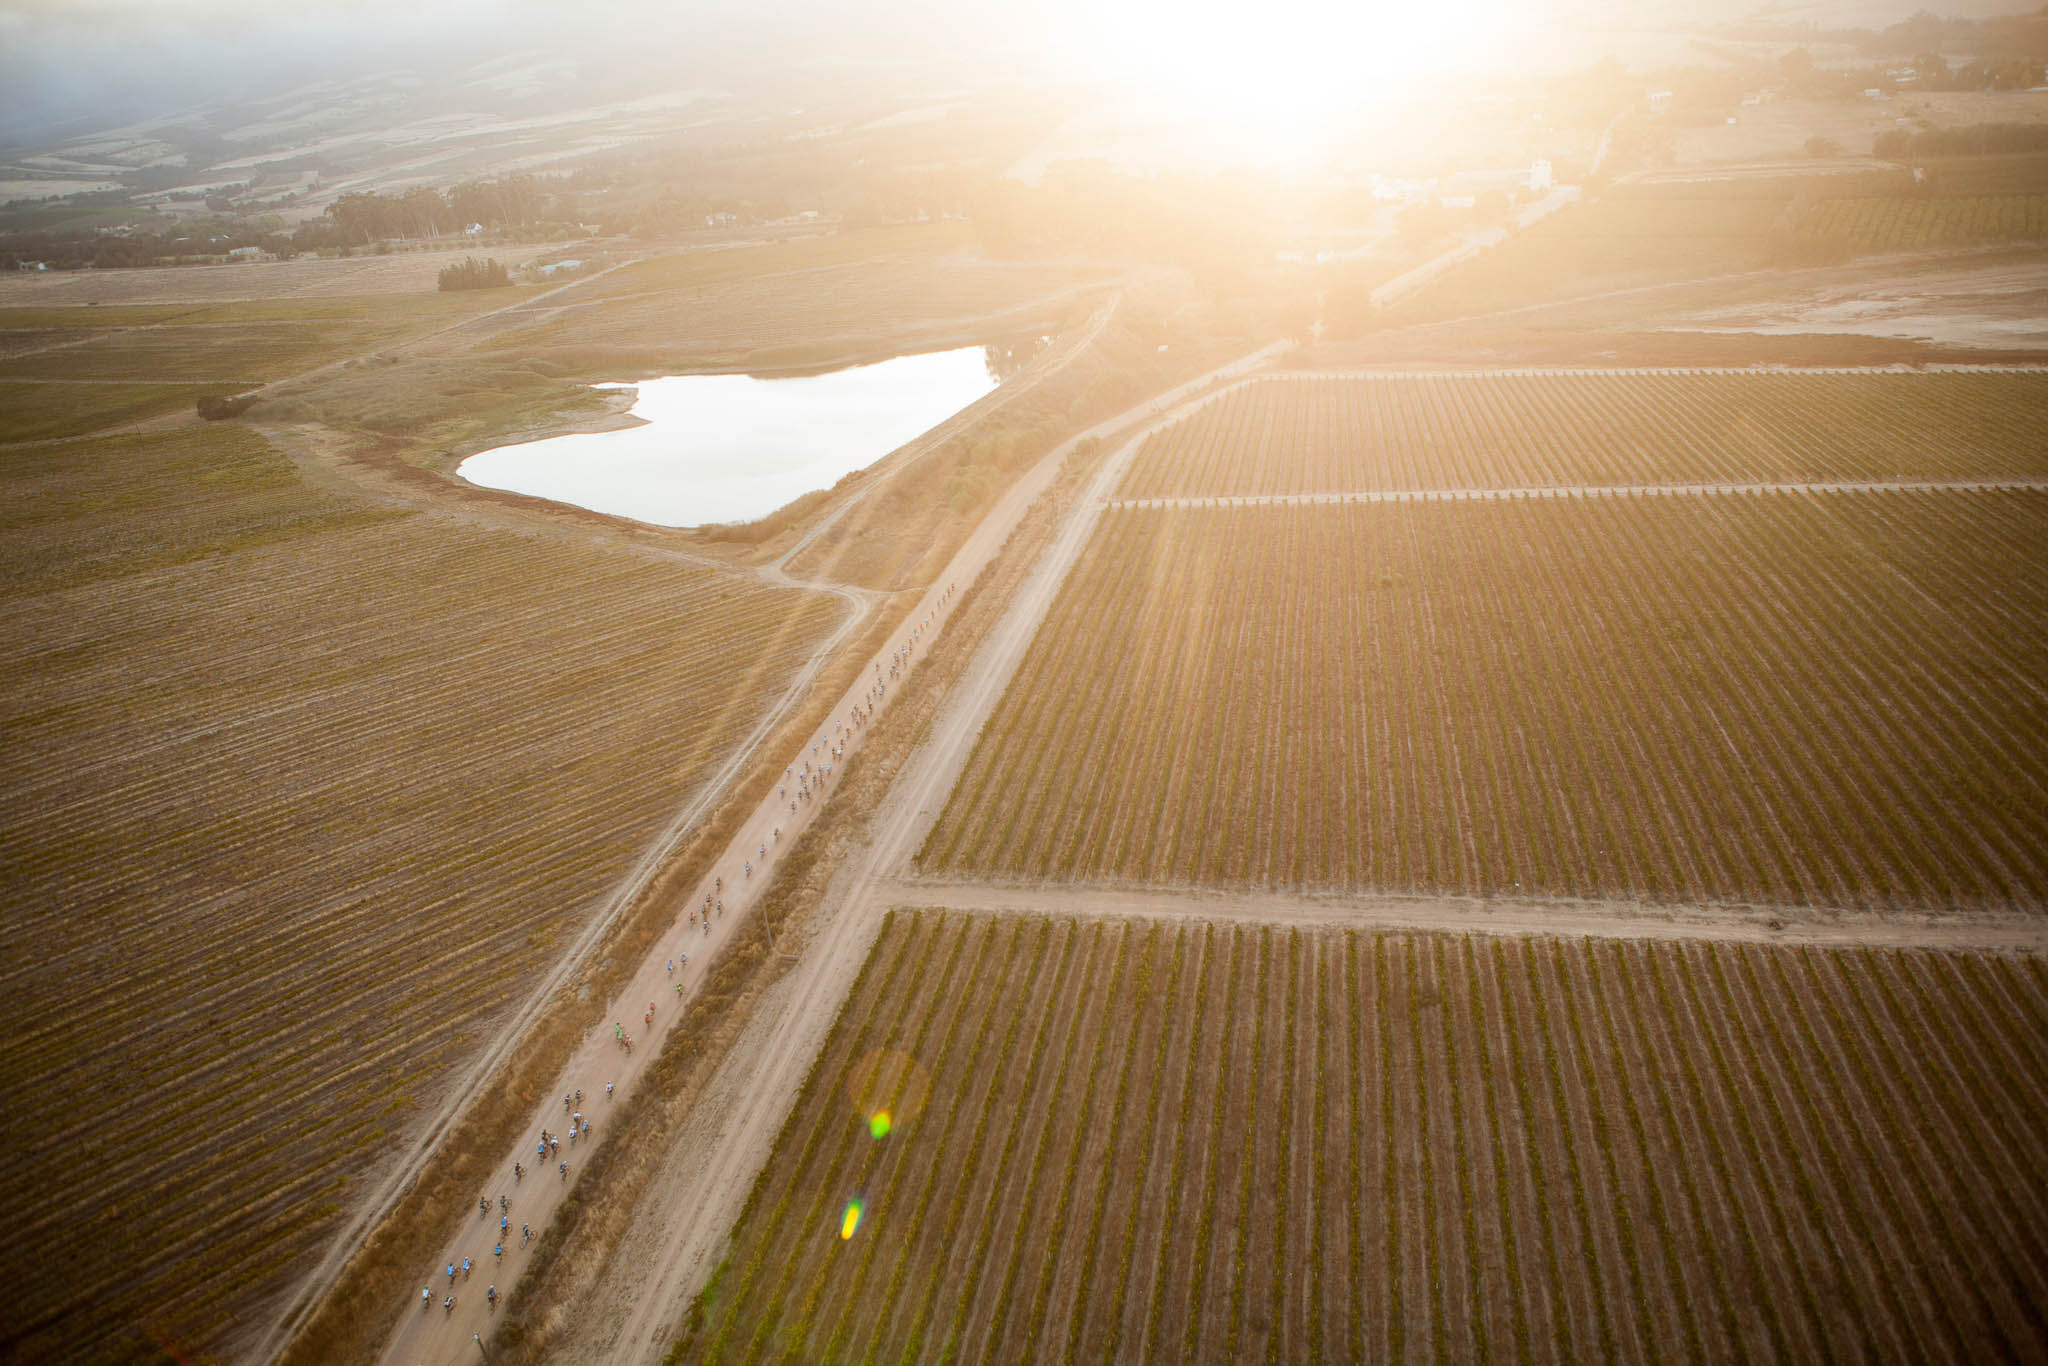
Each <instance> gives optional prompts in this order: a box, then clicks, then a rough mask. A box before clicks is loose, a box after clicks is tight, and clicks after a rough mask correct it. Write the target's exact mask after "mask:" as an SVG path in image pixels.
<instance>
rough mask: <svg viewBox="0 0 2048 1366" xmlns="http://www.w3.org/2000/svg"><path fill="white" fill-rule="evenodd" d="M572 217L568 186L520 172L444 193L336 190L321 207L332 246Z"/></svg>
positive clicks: (573, 202)
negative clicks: (338, 192) (335, 195)
mask: <svg viewBox="0 0 2048 1366" xmlns="http://www.w3.org/2000/svg"><path fill="white" fill-rule="evenodd" d="M576 219H577V203H576V196H575V194H574V193H573V192H572V191H569V190H568V188H567V187H566V186H556V185H554V184H553V183H551V182H547V181H543V180H541V179H539V178H538V177H535V176H530V175H524V174H521V175H509V176H506V177H504V178H503V179H500V180H471V181H466V182H464V183H463V184H460V185H457V186H454V187H453V188H451V189H449V190H448V191H446V192H445V193H444V192H442V191H440V190H436V189H431V188H429V187H427V186H420V187H418V188H415V189H411V190H407V191H406V192H405V193H404V194H378V193H376V192H374V191H361V192H357V193H354V194H345V195H342V196H341V197H340V198H338V199H336V200H335V201H334V202H333V203H332V204H329V205H328V206H327V220H328V223H329V224H330V225H331V232H332V235H333V236H334V237H335V238H337V239H338V240H336V241H335V242H334V243H332V245H347V246H357V245H365V244H368V243H371V242H381V241H388V240H392V239H400V240H403V239H410V238H418V237H440V236H442V235H444V234H446V233H451V232H460V231H463V230H464V229H467V228H469V227H471V226H472V225H477V226H481V227H484V228H489V229H502V228H514V227H520V226H524V225H527V224H533V223H540V222H549V221H551V222H561V223H574V222H575V221H576ZM322 245H328V244H327V243H323V244H322Z"/></svg>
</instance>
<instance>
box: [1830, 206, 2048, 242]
mask: <svg viewBox="0 0 2048 1366" xmlns="http://www.w3.org/2000/svg"><path fill="white" fill-rule="evenodd" d="M1799 226H1800V228H1801V229H1802V230H1803V231H1807V232H1817V233H1823V234H1826V235H1829V236H1836V235H1839V236H1841V237H1843V238H1844V239H1846V240H1847V241H1849V242H1851V243H1853V244H1854V245H1856V246H1857V247H1861V248H1867V249H1870V250H1874V251H1916V250H1921V249H1924V248H1927V247H1957V246H1967V245H1969V244H1971V243H1973V242H2007V241H2029V242H2031V241H2038V240H2039V239H2041V238H2043V237H2048V194H2012V195H1974V196H1968V197H1956V198H1951V199H1903V198H1901V199H1828V200H1822V201H1821V202H1819V203H1817V204H1815V205H1813V206H1812V207H1811V208H1810V209H1809V210H1807V211H1806V212H1805V213H1803V214H1801V216H1800V219H1799Z"/></svg>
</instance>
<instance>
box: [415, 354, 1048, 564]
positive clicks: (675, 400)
mask: <svg viewBox="0 0 2048 1366" xmlns="http://www.w3.org/2000/svg"><path fill="white" fill-rule="evenodd" d="M996 351H997V348H989V349H987V350H984V349H983V348H982V347H978V346H973V347H964V348H962V349H960V350H957V351H935V352H930V353H927V354H925V355H920V356H898V357H896V358H895V359H894V360H886V361H882V362H880V363H878V364H875V365H861V366H856V367H854V368H852V369H850V370H835V371H833V372H832V373H830V374H824V375H808V376H804V377H801V378H786V379H785V378H763V377H760V376H754V375H676V376H671V377H669V378H666V379H650V380H642V381H640V382H639V383H638V384H637V385H623V384H606V385H599V386H597V387H598V388H603V389H626V388H631V389H638V391H639V392H638V394H637V395H636V396H635V398H634V402H633V408H632V414H633V416H634V417H637V418H640V419H642V425H639V426H634V427H625V428H621V429H619V430H617V431H610V432H585V433H577V434H574V435H570V436H556V437H549V438H547V439H546V440H542V441H528V442H525V443H524V444H521V445H516V446H500V447H498V448H497V449H496V450H489V451H482V452H480V453H478V454H476V455H472V456H470V457H469V458H468V459H467V460H464V461H463V462H462V463H461V465H459V466H458V467H457V468H456V473H457V474H459V475H461V476H462V477H463V478H464V479H467V480H469V481H470V482H471V483H473V484H481V485H483V486H484V487H485V488H494V489H505V490H508V491H510V492H513V493H524V494H530V495H532V496H533V497H536V498H548V499H552V500H554V501H555V502H558V503H573V504H575V505H576V506H578V507H586V508H590V509H591V510H593V511H595V512H607V513H612V514H614V515H616V516H620V517H631V518H633V519H634V520H635V521H640V522H652V523H654V524H655V525H657V526H703V525H707V524H710V523H715V522H751V521H754V520H756V519H758V518H761V517H765V516H767V515H768V514H769V513H771V512H773V511H775V510H776V509H777V508H779V507H782V506H783V505H784V504H786V503H789V502H790V501H791V500H793V499H796V498H800V497H802V496H803V495H804V494H806V493H809V492H811V491H812V490H814V489H822V488H829V487H831V486H832V485H833V484H834V483H836V482H838V480H839V479H840V478H841V477H842V476H844V475H846V474H848V473H850V472H852V471H854V470H857V469H860V468H862V467H863V466H866V465H870V464H873V463H874V462H875V461H877V460H879V459H881V458H882V457H883V456H885V455H887V454H889V452H891V451H893V450H895V449H896V448H897V447H898V446H901V445H903V444H904V443H905V442H907V441H910V440H911V439H912V438H914V437H917V436H920V435H922V434H923V433H925V432H927V431H929V430H931V429H932V428H933V427H935V426H937V425H938V424H939V423H941V422H943V421H945V420H946V419H947V418H949V417H951V416H952V415H953V414H954V413H957V412H959V411H960V410H961V409H962V408H965V407H966V406H967V405H968V404H970V403H972V402H974V401H975V400H976V399H978V398H980V397H982V395H984V394H986V393H988V392H989V391H990V390H992V389H994V388H995V387H996V379H995V375H996V373H997V372H998V370H999V368H1002V367H1003V366H1004V364H1005V363H1007V362H1008V361H1009V359H1010V357H1009V356H1008V355H1007V354H1005V355H1003V356H1000V357H999V356H998V355H997V354H996Z"/></svg>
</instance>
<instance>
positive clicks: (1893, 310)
mask: <svg viewBox="0 0 2048 1366" xmlns="http://www.w3.org/2000/svg"><path fill="white" fill-rule="evenodd" d="M1659 325H1660V326H1661V328H1662V329H1663V330H1665V331H1695V332H1746V333H1759V334H1765V335H1773V334H1775V335H1787V334H1792V333H1811V332H1827V333H1836V334H1841V335H1861V336H1868V337H1896V338H1904V339H1920V340H1926V341H1931V342H1937V343H1941V344H1944V345H1949V346H1975V347H1997V348H2001V349H2005V350H2015V349H2038V350H2042V351H2048V268H2044V267H2043V266H2042V265H2041V263H2039V262H2015V261H1998V262H1986V263H1983V264H1981V265H1958V266H1957V267H1956V268H1954V269H1951V270H1931V271H1920V272H1911V273H1899V274H1892V275H1877V276H1874V277H1865V278H1854V279H1848V280H1842V281H1840V282H1833V283H1824V284H1821V285H1819V286H1818V287H1815V288H1811V289H1805V290H1800V291H1797V292H1790V293H1787V294H1785V295H1784V296H1783V297H1781V298H1778V299H1774V300H1771V301H1769V302H1767V303H1741V304H1734V305H1730V306H1728V307H1725V308H1707V309H1700V310H1698V311H1696V312H1691V313H1682V314H1676V315H1672V316H1669V317H1666V318H1663V319H1660V320H1659Z"/></svg>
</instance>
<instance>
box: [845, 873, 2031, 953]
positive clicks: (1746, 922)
mask: <svg viewBox="0 0 2048 1366" xmlns="http://www.w3.org/2000/svg"><path fill="white" fill-rule="evenodd" d="M870 895H871V896H873V897H874V898H875V899H876V900H877V902H878V903H879V906H878V909H882V910H886V909H888V908H890V907H894V906H931V907H939V908H943V909H946V910H954V911H970V912H985V913H988V914H992V915H1057V916H1070V917H1073V918H1074V919H1077V920H1098V919H1112V918H1125V919H1134V920H1210V921H1217V922H1233V923H1246V924H1258V925H1294V926H1299V927H1302V928H1347V927H1348V928H1355V929H1371V930H1442V931H1445V932H1447V933H1479V934H1508V935H1532V934H1544V935H1564V936H1575V937H1591V938H1602V939H1718V940H1734V941H1740V942H1744V943H1757V944H1781V945H1785V944H1812V945H1816V946H1821V947H1836V948H1840V947H1844V946H1851V945H1856V946H1863V947H1880V948H1918V949H1970V950H1979V951H2001V950H2017V951H2024V952H2031V953H2042V952H2048V922H2044V921H2043V920H2042V919H2041V917H2040V916H2038V915H2033V914H2030V913H2026V912H2020V911H1983V912H1956V911H1945V912H1942V913H1941V914H1939V915H1926V914H1899V915H1882V914H1877V913H1873V912H1869V911H1834V910H1825V909H1817V908H1810V907H1784V906H1737V905H1702V906H1680V905H1670V906H1666V905H1655V904H1650V903H1646V902H1637V901H1539V900H1527V901H1521V900H1510V899H1506V898H1501V897H1445V896H1375V897H1336V896H1305V895H1300V894H1294V893H1288V892H1230V891H1215V890H1207V889H1195V888H1190V889H1188V890H1185V891H1176V890H1159V891H1129V890H1123V889H1118V888H1095V887H1077V886H1048V885H1038V886H1002V885H996V884H991V883H979V882H954V881H942V880H937V879H926V878H907V879H901V880H896V881H886V882H878V883H876V884H875V885H874V887H873V888H872V890H871V892H870Z"/></svg>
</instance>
